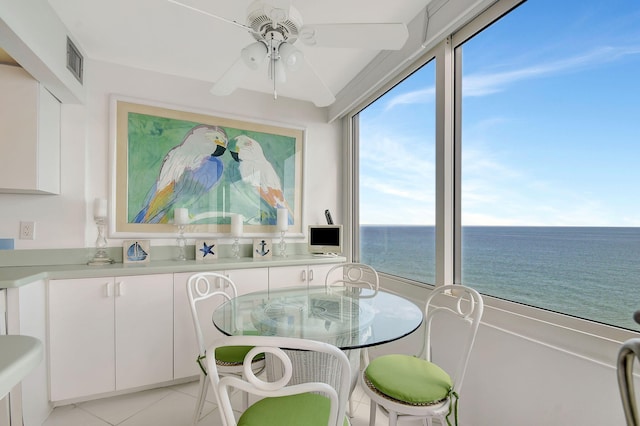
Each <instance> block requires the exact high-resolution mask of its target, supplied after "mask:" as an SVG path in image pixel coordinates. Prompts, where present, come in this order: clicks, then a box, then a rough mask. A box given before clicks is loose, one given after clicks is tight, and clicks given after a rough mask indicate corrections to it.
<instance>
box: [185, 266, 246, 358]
mask: <svg viewBox="0 0 640 426" xmlns="http://www.w3.org/2000/svg"><path fill="white" fill-rule="evenodd" d="M187 295H188V298H189V304H190V306H191V316H192V318H193V327H194V330H195V333H196V340H197V342H198V351H199V353H200V355H204V354H205V350H206V349H207V345H208V344H210V343H211V341H212V340H213V339H206V338H205V335H204V333H203V329H202V322H201V321H207V324H209V325H210V327H208V328H209V329H213V324H212V322H211V321H212V320H211V315H212V314H213V309H215V307H217V306H219V305H220V304H222V303H224V302H226V301H228V300H231V299H232V298H234V297H236V296H237V295H238V291H237V290H236V286H235V284H234V283H233V281H231V279H229V277H227V276H225V275H222V274H219V273H216V272H199V273H197V274H193V275H191V276H190V277H189V280H188V281H187ZM204 308H206V310H205V309H204ZM214 336H215V337H219V336H220V333H219V332H218V333H215V334H214Z"/></svg>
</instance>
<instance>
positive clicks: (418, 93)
mask: <svg viewBox="0 0 640 426" xmlns="http://www.w3.org/2000/svg"><path fill="white" fill-rule="evenodd" d="M639 53H640V47H638V46H623V47H609V46H604V47H601V48H598V49H594V50H592V51H590V52H586V53H584V54H580V55H576V56H573V57H569V58H566V59H560V60H557V61H549V62H546V63H540V64H536V65H532V66H528V67H523V68H519V69H513V70H508V71H503V72H492V73H476V74H468V75H465V76H464V77H463V81H462V84H463V95H464V96H486V95H490V94H493V93H497V92H501V91H503V90H505V88H506V87H507V86H509V85H511V84H513V83H516V82H519V81H523V80H530V79H534V78H540V77H546V76H549V75H554V74H558V73H562V72H573V71H576V70H579V69H582V68H585V67H589V66H593V65H598V64H603V63H607V62H613V61H616V60H618V59H621V58H623V57H625V56H627V55H637V54H639ZM434 93H435V88H434V87H433V86H431V87H426V88H422V89H419V90H415V91H412V92H407V93H403V94H401V95H398V96H396V97H394V98H392V99H391V100H389V102H388V103H387V105H386V106H385V109H386V110H389V109H391V108H394V107H396V106H398V105H409V104H424V103H427V102H432V101H433V99H434Z"/></svg>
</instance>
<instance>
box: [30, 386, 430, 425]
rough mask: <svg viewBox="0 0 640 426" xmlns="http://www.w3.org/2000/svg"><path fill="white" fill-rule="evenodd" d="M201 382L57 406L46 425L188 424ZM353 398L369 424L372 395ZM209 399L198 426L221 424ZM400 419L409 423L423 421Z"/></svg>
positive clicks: (379, 421) (381, 418)
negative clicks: (370, 396) (370, 397)
mask: <svg viewBox="0 0 640 426" xmlns="http://www.w3.org/2000/svg"><path fill="white" fill-rule="evenodd" d="M197 384H198V382H191V383H186V384H181V385H175V386H171V387H166V388H160V389H152V390H148V391H143V392H138V393H134V394H129V395H123V396H114V397H110V398H104V399H99V400H94V401H87V402H82V403H78V404H72V405H66V406H62V407H57V408H55V409H54V410H53V412H52V413H51V415H50V416H49V418H48V419H47V420H46V421H45V422H44V423H43V425H42V426H115V425H118V426H187V425H190V424H191V417H192V415H193V410H194V407H195V403H196V396H197V390H198V386H197ZM353 398H354V399H353V405H354V411H355V416H354V417H353V418H352V419H351V425H352V426H366V425H368V424H369V400H368V398H367V397H366V396H365V394H364V393H363V392H362V390H361V389H360V388H359V387H356V389H355V390H354V393H353ZM207 400H208V402H207V403H206V404H205V409H204V412H205V413H208V414H207V415H206V417H204V418H203V419H202V420H201V421H200V422H199V423H198V426H221V424H222V423H221V420H220V417H219V413H218V409H217V407H216V404H215V402H214V401H215V399H214V395H213V392H212V391H211V390H210V391H209V393H208V395H207ZM238 402H239V400H238ZM399 423H400V424H401V425H407V426H409V425H417V424H420V423H415V422H399ZM387 424H388V419H387V417H386V416H385V415H384V414H382V413H381V412H380V411H378V415H377V416H376V426H383V425H387Z"/></svg>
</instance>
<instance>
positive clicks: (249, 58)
mask: <svg viewBox="0 0 640 426" xmlns="http://www.w3.org/2000/svg"><path fill="white" fill-rule="evenodd" d="M267 53H268V51H267V46H266V45H265V44H264V43H263V42H261V41H256V42H255V43H251V44H250V45H248V46H247V47H245V48H244V49H242V51H241V52H240V55H241V56H242V60H243V61H244V63H245V64H246V65H247V66H248V67H249V68H251V69H252V70H256V69H258V67H259V66H260V64H262V62H263V61H264V58H266V57H267Z"/></svg>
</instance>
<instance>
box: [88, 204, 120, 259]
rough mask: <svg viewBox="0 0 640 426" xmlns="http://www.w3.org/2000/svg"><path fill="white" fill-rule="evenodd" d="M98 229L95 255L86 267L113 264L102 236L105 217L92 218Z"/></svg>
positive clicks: (105, 240)
mask: <svg viewBox="0 0 640 426" xmlns="http://www.w3.org/2000/svg"><path fill="white" fill-rule="evenodd" d="M93 219H94V220H95V221H96V226H97V228H98V238H96V254H95V256H93V259H91V260H90V261H89V262H87V265H93V266H99V265H109V264H111V263H114V260H113V259H111V258H110V257H109V255H108V254H107V250H106V249H107V239H106V238H105V236H104V226H105V224H106V222H107V218H106V217H102V216H96V217H94V218H93Z"/></svg>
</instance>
